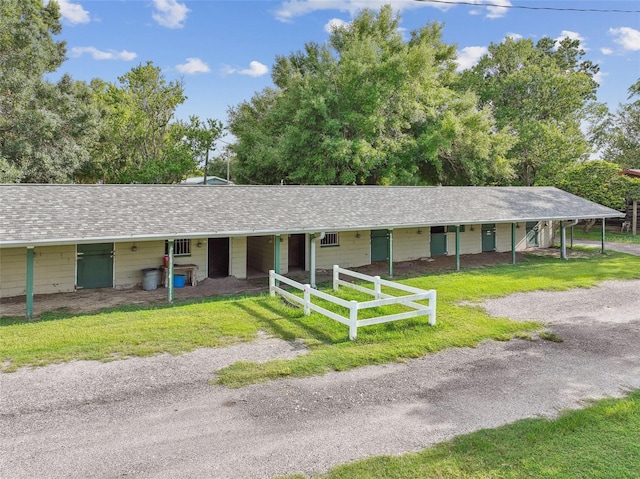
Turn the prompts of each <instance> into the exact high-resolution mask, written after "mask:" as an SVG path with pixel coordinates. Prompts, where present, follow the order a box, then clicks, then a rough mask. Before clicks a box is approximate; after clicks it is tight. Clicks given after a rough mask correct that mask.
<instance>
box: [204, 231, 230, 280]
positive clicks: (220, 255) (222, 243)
mask: <svg viewBox="0 0 640 479" xmlns="http://www.w3.org/2000/svg"><path fill="white" fill-rule="evenodd" d="M208 248H209V265H208V270H209V271H208V275H207V276H209V278H224V277H225V276H229V238H209V246H208Z"/></svg>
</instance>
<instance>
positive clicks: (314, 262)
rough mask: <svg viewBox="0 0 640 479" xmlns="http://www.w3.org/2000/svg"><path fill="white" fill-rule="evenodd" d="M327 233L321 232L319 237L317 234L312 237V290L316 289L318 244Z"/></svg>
mask: <svg viewBox="0 0 640 479" xmlns="http://www.w3.org/2000/svg"><path fill="white" fill-rule="evenodd" d="M325 235H326V232H324V231H321V232H320V235H319V236H316V235H315V233H314V234H312V235H310V237H309V239H310V241H311V248H310V250H309V284H311V287H312V288H314V289H315V288H316V242H317V241H318V240H322V239H324V237H325Z"/></svg>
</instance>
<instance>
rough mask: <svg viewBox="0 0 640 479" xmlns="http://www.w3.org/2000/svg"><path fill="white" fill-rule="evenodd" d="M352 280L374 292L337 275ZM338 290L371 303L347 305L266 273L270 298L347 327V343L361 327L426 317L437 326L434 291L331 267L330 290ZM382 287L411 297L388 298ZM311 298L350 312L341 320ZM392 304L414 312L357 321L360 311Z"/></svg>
mask: <svg viewBox="0 0 640 479" xmlns="http://www.w3.org/2000/svg"><path fill="white" fill-rule="evenodd" d="M341 274H342V275H345V276H351V277H352V278H356V279H359V280H361V281H366V282H370V283H373V289H371V288H367V287H365V286H363V285H361V284H354V283H351V282H349V281H344V280H342V279H340V275H341ZM279 283H284V284H286V285H289V286H292V287H294V288H296V289H298V290H300V291H302V293H303V296H302V297H300V296H297V295H295V294H293V293H291V292H289V291H287V290H285V289H282V288H281V287H280V285H279ZM340 286H345V287H347V288H351V289H355V290H357V291H360V292H363V293H367V294H370V295H372V296H373V297H374V298H375V299H373V300H371V301H363V302H359V301H355V300H351V301H346V300H344V299H340V298H337V297H335V296H333V295H331V294H327V293H323V292H322V291H318V290H316V289H313V288H312V287H311V286H310V285H308V284H302V283H299V282H297V281H294V280H292V279H289V278H287V277H286V276H282V275H280V274H277V273H276V272H275V271H273V270H271V271H269V294H270V295H271V296H275V294H276V293H278V294H279V295H281V296H282V297H283V298H285V299H287V300H289V301H292V302H295V303H298V304H301V305H302V307H303V308H304V314H305V315H309V314H311V311H316V312H318V313H320V314H323V315H324V316H326V317H328V318H331V319H334V320H336V321H338V322H340V323H342V324H344V325H346V326H349V339H351V340H354V339H356V337H357V335H358V328H361V327H363V326H369V325H371V324H380V323H388V322H390V321H398V320H400V319H408V318H415V317H417V316H425V315H428V316H429V324H430V325H432V326H433V325H434V324H436V291H435V290H433V289H431V290H424V289H419V288H413V287H411V286H406V285H404V284H400V283H395V282H393V281H387V280H385V279H381V278H380V276H369V275H366V274H362V273H356V272H355V271H350V270H348V269H344V268H340V267H339V266H338V265H334V266H333V290H334V291H338V288H339V287H340ZM382 286H387V287H389V288H393V289H396V290H400V291H405V292H407V293H411V294H409V295H405V296H391V295H390V294H386V293H383V292H382V290H381V289H382ZM312 297H316V298H320V299H324V300H325V301H329V302H331V303H334V304H337V305H339V306H342V307H344V308H347V309H348V310H349V317H346V316H342V315H340V314H337V313H334V312H333V311H329V310H328V309H325V308H323V307H321V306H318V305H317V304H314V303H313V302H312ZM422 300H428V301H429V305H428V306H427V305H424V304H420V303H416V302H415V301H422ZM393 304H402V305H404V306H407V307H409V308H412V309H413V311H407V312H404V313H397V314H389V315H386V316H378V317H375V318H367V319H358V311H359V310H361V309H367V308H376V307H379V306H389V305H393Z"/></svg>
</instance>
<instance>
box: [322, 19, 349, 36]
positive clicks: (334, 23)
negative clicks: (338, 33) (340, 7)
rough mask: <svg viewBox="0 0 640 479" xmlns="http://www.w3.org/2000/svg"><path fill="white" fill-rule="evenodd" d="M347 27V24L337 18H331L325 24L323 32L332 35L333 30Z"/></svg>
mask: <svg viewBox="0 0 640 479" xmlns="http://www.w3.org/2000/svg"><path fill="white" fill-rule="evenodd" d="M347 25H349V22H345V21H344V20H340V19H339V18H332V19H331V20H329V21H328V22H327V23H326V24H325V26H324V31H325V32H327V33H333V29H334V28H339V27H345V26H347Z"/></svg>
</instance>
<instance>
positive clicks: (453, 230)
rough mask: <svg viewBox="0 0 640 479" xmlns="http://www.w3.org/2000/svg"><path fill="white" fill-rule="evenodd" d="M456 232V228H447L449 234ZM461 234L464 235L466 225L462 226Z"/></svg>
mask: <svg viewBox="0 0 640 479" xmlns="http://www.w3.org/2000/svg"><path fill="white" fill-rule="evenodd" d="M455 232H456V227H455V226H447V233H455ZM460 233H464V225H460Z"/></svg>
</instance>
